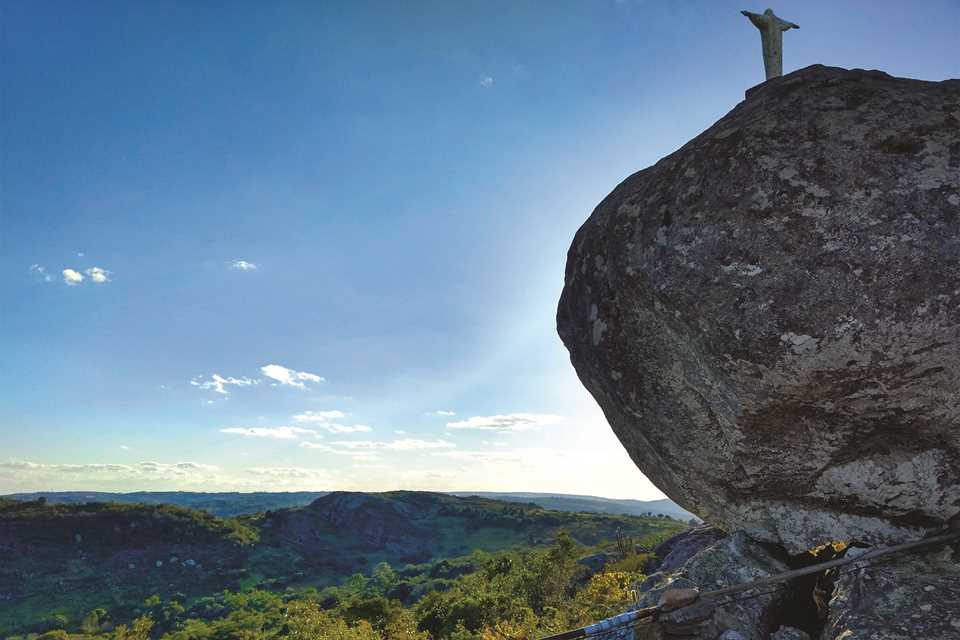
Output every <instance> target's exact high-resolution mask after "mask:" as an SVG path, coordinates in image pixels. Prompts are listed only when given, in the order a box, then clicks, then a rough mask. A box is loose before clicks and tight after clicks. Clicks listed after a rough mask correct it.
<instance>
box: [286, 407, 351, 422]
mask: <svg viewBox="0 0 960 640" xmlns="http://www.w3.org/2000/svg"><path fill="white" fill-rule="evenodd" d="M346 417H347V414H345V413H344V412H343V411H337V410H336V409H334V410H332V411H304V412H303V413H298V414H297V415H295V416H293V419H294V421H296V422H329V421H330V420H336V419H338V418H346Z"/></svg>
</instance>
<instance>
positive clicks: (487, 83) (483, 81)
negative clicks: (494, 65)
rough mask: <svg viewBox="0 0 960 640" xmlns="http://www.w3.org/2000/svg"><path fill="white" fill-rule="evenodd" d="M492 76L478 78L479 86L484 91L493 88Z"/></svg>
mask: <svg viewBox="0 0 960 640" xmlns="http://www.w3.org/2000/svg"><path fill="white" fill-rule="evenodd" d="M493 82H494V80H493V76H483V77H482V78H480V86H481V87H483V88H484V89H489V88H491V87H492V86H493Z"/></svg>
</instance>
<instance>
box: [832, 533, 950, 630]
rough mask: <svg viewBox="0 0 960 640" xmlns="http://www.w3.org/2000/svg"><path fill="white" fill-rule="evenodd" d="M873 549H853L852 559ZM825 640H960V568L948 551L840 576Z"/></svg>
mask: <svg viewBox="0 0 960 640" xmlns="http://www.w3.org/2000/svg"><path fill="white" fill-rule="evenodd" d="M858 551H859V552H860V553H862V552H863V551H867V549H862V550H857V549H850V550H848V552H847V553H848V554H850V553H856V552H858ZM834 580H835V587H834V590H833V597H832V598H831V599H830V604H829V607H830V615H829V618H828V620H827V624H826V627H825V628H824V630H823V634H822V635H821V640H854V639H857V638H869V639H870V640H903V639H904V638H923V639H924V640H948V639H955V638H960V564H958V563H957V558H956V549H955V548H954V547H952V546H946V547H942V548H939V549H935V550H933V551H929V552H926V553H922V554H904V555H901V556H895V557H894V558H893V559H892V561H887V562H882V563H881V562H877V563H874V564H872V565H869V566H865V567H862V568H854V570H853V571H851V570H849V569H846V570H844V571H843V573H837V575H836V576H835V578H834Z"/></svg>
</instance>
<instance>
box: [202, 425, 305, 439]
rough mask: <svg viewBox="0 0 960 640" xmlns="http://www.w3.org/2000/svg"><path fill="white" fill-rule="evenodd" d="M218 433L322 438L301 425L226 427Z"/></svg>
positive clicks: (253, 436) (261, 436) (289, 437)
mask: <svg viewBox="0 0 960 640" xmlns="http://www.w3.org/2000/svg"><path fill="white" fill-rule="evenodd" d="M220 433H233V434H237V435H241V436H247V437H250V438H275V439H277V440H297V439H298V438H300V436H307V435H309V436H311V437H314V438H322V437H323V436H321V435H320V434H319V433H317V432H316V431H315V430H313V429H303V428H301V427H228V428H226V429H220Z"/></svg>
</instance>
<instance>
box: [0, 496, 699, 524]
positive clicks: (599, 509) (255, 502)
mask: <svg viewBox="0 0 960 640" xmlns="http://www.w3.org/2000/svg"><path fill="white" fill-rule="evenodd" d="M328 493H329V492H328V491H293V492H269V491H257V492H252V493H239V492H191V491H138V492H134V493H103V492H97V491H43V492H36V493H15V494H10V495H8V496H2V497H6V498H11V499H14V500H37V499H39V498H46V500H47V501H48V502H50V503H56V504H82V503H84V502H123V503H141V504H175V505H179V506H181V507H190V508H192V509H203V510H205V511H209V512H210V513H212V514H213V515H215V516H219V517H221V518H225V517H233V516H240V515H245V514H252V513H257V512H260V511H267V510H274V509H284V508H288V507H303V506H306V505H308V504H310V503H311V502H313V501H314V500H316V499H317V498H320V497H323V496H325V495H327V494H328ZM450 495H455V496H481V497H484V498H492V499H494V500H506V501H509V502H529V503H533V504H537V505H539V506H541V507H544V508H546V509H556V510H558V511H584V512H586V513H609V514H622V515H629V516H643V515H647V514H648V513H652V514H653V515H660V514H663V515H667V516H670V517H671V518H678V519H681V520H689V519H690V518H692V517H694V516H693V514H691V513H689V512H688V511H685V510H684V509H683V508H681V507H680V506H679V505H677V504H676V503H675V502H673V501H672V500H668V499H663V500H620V499H615V498H601V497H599V496H579V495H568V494H563V493H524V492H509V493H496V492H485V491H457V492H450Z"/></svg>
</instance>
